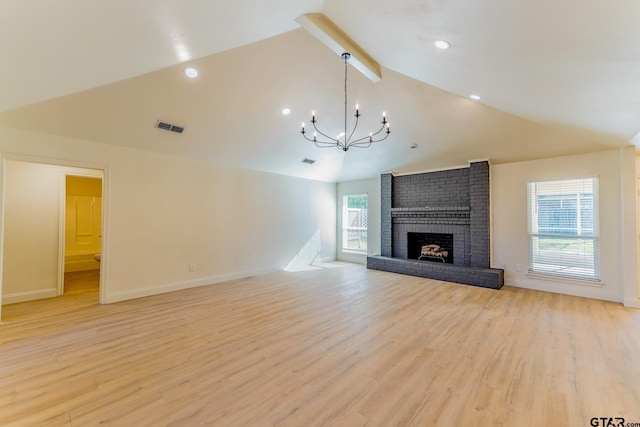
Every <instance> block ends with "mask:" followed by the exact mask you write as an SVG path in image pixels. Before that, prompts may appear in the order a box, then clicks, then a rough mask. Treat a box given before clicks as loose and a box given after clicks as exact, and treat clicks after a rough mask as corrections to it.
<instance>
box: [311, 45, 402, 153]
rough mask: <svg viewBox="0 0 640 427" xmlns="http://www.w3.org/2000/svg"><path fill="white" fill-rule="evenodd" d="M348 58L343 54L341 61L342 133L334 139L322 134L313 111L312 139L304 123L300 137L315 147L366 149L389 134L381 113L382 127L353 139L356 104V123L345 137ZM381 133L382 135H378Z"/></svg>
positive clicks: (345, 53) (345, 149)
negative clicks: (342, 84)
mask: <svg viewBox="0 0 640 427" xmlns="http://www.w3.org/2000/svg"><path fill="white" fill-rule="evenodd" d="M349 58H351V54H350V53H348V52H344V53H343V54H342V59H344V132H342V133H340V135H338V136H336V137H335V138H332V137H330V136H329V135H327V134H326V133H324V132H322V131H321V130H320V129H318V126H316V123H317V120H316V113H315V111H314V112H312V113H311V124H312V125H313V129H314V132H313V138H309V137H308V136H307V132H306V131H305V130H304V123H302V136H304V138H305V139H306V140H307V141H311V142H313V143H314V144H315V145H316V146H317V147H320V148H327V147H336V148H337V149H338V150H343V151H347V150H348V149H349V148H351V147H356V148H367V147H369V146H370V145H371V144H372V143H374V142H380V141H384V140H385V139H387V137H388V136H389V134H390V133H391V128H390V127H389V122H388V121H387V118H386V116H385V113H382V122H381V123H382V126H381V127H380V129H378V131H377V132H371V133H369V135H367V136H363V137H362V138H357V139H353V135H354V134H355V132H356V128H357V127H358V119H359V118H360V112H359V110H358V105H357V104H356V113H355V114H354V116H355V118H356V122H355V124H354V126H353V129H351V133H349V134H348V136H347V69H348V66H347V61H349ZM381 133H382V135H380V134H381ZM319 135H320V136H319ZM378 135H379V136H378Z"/></svg>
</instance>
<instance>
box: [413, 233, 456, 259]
mask: <svg viewBox="0 0 640 427" xmlns="http://www.w3.org/2000/svg"><path fill="white" fill-rule="evenodd" d="M407 245H408V247H407V258H409V259H417V260H422V261H434V262H440V263H447V264H453V234H445V233H407Z"/></svg>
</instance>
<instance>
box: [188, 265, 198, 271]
mask: <svg viewBox="0 0 640 427" xmlns="http://www.w3.org/2000/svg"><path fill="white" fill-rule="evenodd" d="M189 271H191V272H194V271H196V265H195V264H189Z"/></svg>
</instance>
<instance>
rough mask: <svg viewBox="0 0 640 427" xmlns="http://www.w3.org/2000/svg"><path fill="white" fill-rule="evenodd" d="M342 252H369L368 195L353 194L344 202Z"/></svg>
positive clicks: (346, 197)
mask: <svg viewBox="0 0 640 427" xmlns="http://www.w3.org/2000/svg"><path fill="white" fill-rule="evenodd" d="M342 250H343V251H348V252H364V253H366V252H367V195H366V194H352V195H347V196H344V198H343V200H342Z"/></svg>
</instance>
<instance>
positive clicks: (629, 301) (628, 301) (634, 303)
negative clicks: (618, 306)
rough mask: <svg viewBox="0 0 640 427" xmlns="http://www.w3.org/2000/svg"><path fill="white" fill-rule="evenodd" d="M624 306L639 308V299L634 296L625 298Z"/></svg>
mask: <svg viewBox="0 0 640 427" xmlns="http://www.w3.org/2000/svg"><path fill="white" fill-rule="evenodd" d="M624 306H625V307H629V308H640V299H638V298H636V299H634V298H625V299H624Z"/></svg>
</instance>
